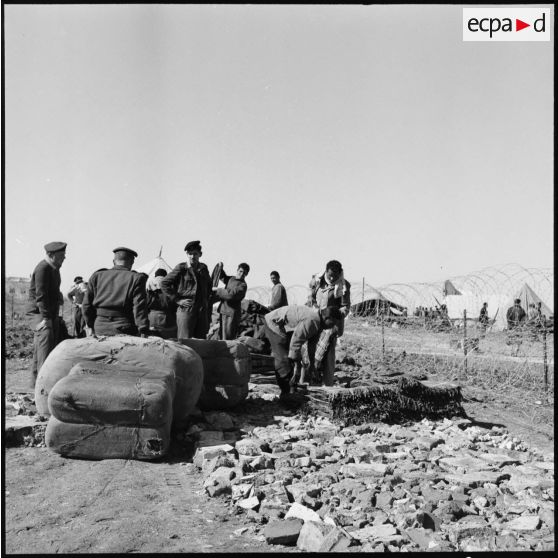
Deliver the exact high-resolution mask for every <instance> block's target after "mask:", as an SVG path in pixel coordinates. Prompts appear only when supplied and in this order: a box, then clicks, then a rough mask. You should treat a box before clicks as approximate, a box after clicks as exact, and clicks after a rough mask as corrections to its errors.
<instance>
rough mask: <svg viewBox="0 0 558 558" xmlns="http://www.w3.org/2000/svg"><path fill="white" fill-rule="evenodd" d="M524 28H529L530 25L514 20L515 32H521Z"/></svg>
mask: <svg viewBox="0 0 558 558" xmlns="http://www.w3.org/2000/svg"><path fill="white" fill-rule="evenodd" d="M525 27H531V24H530V23H525V22H524V21H521V20H520V19H516V20H515V30H516V31H521V30H522V29H525Z"/></svg>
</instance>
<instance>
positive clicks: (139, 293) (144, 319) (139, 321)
mask: <svg viewBox="0 0 558 558" xmlns="http://www.w3.org/2000/svg"><path fill="white" fill-rule="evenodd" d="M167 277H168V276H167ZM146 280H147V278H146V277H145V276H143V275H140V276H139V277H137V279H136V281H135V284H134V289H133V291H132V297H133V301H134V321H135V323H136V326H137V328H138V331H139V332H140V334H144V335H147V334H149V318H148V311H147V294H146V292H145V283H146Z"/></svg>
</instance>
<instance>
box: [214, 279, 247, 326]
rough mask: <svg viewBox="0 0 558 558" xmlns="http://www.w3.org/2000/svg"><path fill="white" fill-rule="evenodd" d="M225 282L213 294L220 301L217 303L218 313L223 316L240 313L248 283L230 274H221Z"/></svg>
mask: <svg viewBox="0 0 558 558" xmlns="http://www.w3.org/2000/svg"><path fill="white" fill-rule="evenodd" d="M221 277H222V279H223V280H224V282H225V285H226V286H225V288H221V289H217V290H216V291H215V295H216V296H217V298H218V299H219V300H220V301H221V304H219V314H223V315H224V316H235V315H240V313H241V311H242V309H241V304H240V303H241V302H242V299H243V298H244V297H245V296H246V291H247V289H248V285H247V284H246V282H245V281H241V280H240V279H237V278H236V277H233V276H231V275H225V274H223V275H221Z"/></svg>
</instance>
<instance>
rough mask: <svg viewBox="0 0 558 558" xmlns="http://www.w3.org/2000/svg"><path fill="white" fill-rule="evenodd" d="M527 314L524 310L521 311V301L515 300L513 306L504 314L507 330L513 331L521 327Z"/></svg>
mask: <svg viewBox="0 0 558 558" xmlns="http://www.w3.org/2000/svg"><path fill="white" fill-rule="evenodd" d="M526 316H527V314H525V310H523V308H522V306H521V299H520V298H516V299H515V300H514V301H513V306H510V308H508V311H507V312H506V320H507V322H508V329H515V328H518V327H520V326H521V325H523V322H524V321H525V318H526Z"/></svg>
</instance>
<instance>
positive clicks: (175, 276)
mask: <svg viewBox="0 0 558 558" xmlns="http://www.w3.org/2000/svg"><path fill="white" fill-rule="evenodd" d="M211 287H212V282H211V276H210V275H209V270H208V269H207V266H206V265H205V264H204V263H201V262H200V263H199V267H198V271H197V272H195V271H194V270H193V269H192V268H191V267H189V266H187V265H186V263H184V262H183V263H179V264H178V265H177V266H176V267H175V268H174V269H173V270H172V271H171V272H170V273H169V274H168V275H167V276H166V277H165V278H164V279H163V280H162V281H161V290H162V291H163V293H164V294H165V295H167V297H168V298H169V300H170V301H171V302H175V303H177V302H178V301H180V300H188V301H191V304H192V306H193V305H194V304H196V305H197V306H198V307H199V308H209V297H210V295H211V292H212V291H211Z"/></svg>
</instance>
